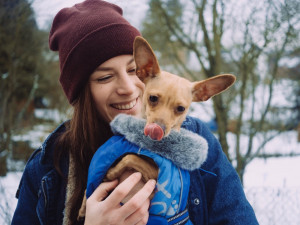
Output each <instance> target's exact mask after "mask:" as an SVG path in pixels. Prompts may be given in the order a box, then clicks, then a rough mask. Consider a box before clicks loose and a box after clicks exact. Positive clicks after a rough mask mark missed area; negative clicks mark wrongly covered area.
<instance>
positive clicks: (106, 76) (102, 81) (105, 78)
mask: <svg viewBox="0 0 300 225" xmlns="http://www.w3.org/2000/svg"><path fill="white" fill-rule="evenodd" d="M112 77H113V76H112V75H105V76H101V77H98V78H96V79H95V81H97V82H99V83H104V82H106V81H109V80H110V79H111V78H112Z"/></svg>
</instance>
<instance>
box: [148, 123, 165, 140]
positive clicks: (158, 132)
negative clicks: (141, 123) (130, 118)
mask: <svg viewBox="0 0 300 225" xmlns="http://www.w3.org/2000/svg"><path fill="white" fill-rule="evenodd" d="M144 134H145V135H146V136H149V137H150V138H151V139H153V140H157V141H160V140H161V139H162V138H163V136H164V131H163V129H162V128H161V127H160V126H159V125H157V124H156V123H150V124H147V125H146V126H145V129H144Z"/></svg>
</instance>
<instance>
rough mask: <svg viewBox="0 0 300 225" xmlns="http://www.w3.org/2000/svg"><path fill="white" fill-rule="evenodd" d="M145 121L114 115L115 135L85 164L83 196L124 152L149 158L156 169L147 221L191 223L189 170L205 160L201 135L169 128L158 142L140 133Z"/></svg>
mask: <svg viewBox="0 0 300 225" xmlns="http://www.w3.org/2000/svg"><path fill="white" fill-rule="evenodd" d="M144 126H145V120H142V119H137V118H135V117H132V116H128V115H123V114H121V115H118V116H117V117H116V118H115V119H114V120H113V121H112V122H111V127H112V130H113V132H114V133H115V134H116V135H115V136H113V137H112V138H110V139H109V140H108V141H107V142H106V143H105V144H103V145H102V146H101V147H100V148H99V149H98V150H97V152H96V153H95V154H94V156H93V158H92V161H91V163H90V167H89V173H88V184H87V192H86V195H87V198H88V197H90V195H91V194H92V193H93V192H94V190H95V189H96V188H97V187H98V186H99V184H100V183H101V182H102V180H103V178H104V177H105V174H106V172H107V171H108V169H109V168H110V167H111V166H112V164H113V163H114V162H115V161H116V160H118V159H120V158H121V157H123V156H124V155H126V154H137V155H144V156H147V157H150V158H152V159H153V160H154V162H155V163H156V164H157V166H158V168H159V172H158V180H157V185H156V192H155V195H154V197H153V199H152V200H151V205H150V209H149V214H150V216H149V220H148V223H147V224H149V225H150V224H192V223H191V221H189V220H188V212H187V200H188V193H189V186H190V177H189V172H188V171H192V170H194V169H197V168H199V167H200V166H201V164H202V163H203V162H204V161H205V159H206V156H207V149H208V145H207V142H206V140H205V139H204V138H202V137H201V136H199V135H197V134H195V133H193V132H190V131H188V130H185V129H181V130H180V132H176V131H171V133H170V135H168V136H167V137H164V138H163V139H162V140H161V141H154V140H152V139H151V138H149V137H146V136H145V135H144V134H143V129H144Z"/></svg>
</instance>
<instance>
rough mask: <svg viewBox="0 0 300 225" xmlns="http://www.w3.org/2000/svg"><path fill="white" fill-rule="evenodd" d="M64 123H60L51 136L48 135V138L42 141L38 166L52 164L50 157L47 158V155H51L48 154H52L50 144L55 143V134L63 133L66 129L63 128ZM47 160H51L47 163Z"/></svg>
mask: <svg viewBox="0 0 300 225" xmlns="http://www.w3.org/2000/svg"><path fill="white" fill-rule="evenodd" d="M65 123H66V122H63V123H61V124H60V125H59V126H58V127H57V128H56V129H55V130H54V131H53V132H52V133H51V134H49V136H48V137H47V138H46V140H45V141H44V143H43V144H42V145H41V147H40V150H41V157H40V164H46V163H47V164H48V163H49V164H50V163H52V162H53V161H52V157H47V155H48V154H51V153H50V152H52V150H53V149H50V148H51V144H53V142H55V141H56V134H58V133H61V132H64V131H65V129H66V127H65ZM49 159H51V161H49Z"/></svg>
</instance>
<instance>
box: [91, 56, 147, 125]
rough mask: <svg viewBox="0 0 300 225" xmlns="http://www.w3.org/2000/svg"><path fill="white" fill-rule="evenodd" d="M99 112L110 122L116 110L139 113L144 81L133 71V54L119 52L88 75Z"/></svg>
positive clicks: (118, 111)
mask: <svg viewBox="0 0 300 225" xmlns="http://www.w3.org/2000/svg"><path fill="white" fill-rule="evenodd" d="M89 81H90V82H89V83H90V89H91V94H92V97H93V99H94V101H95V103H96V108H97V111H98V113H99V114H100V116H101V117H102V118H103V119H104V120H105V121H106V122H110V121H111V120H112V119H113V118H114V117H115V116H116V115H118V114H119V113H126V114H131V115H135V116H140V114H141V109H142V102H141V98H142V95H143V91H144V86H145V85H144V83H143V82H141V80H140V79H139V78H138V77H137V76H136V74H135V62H134V60H133V58H132V55H121V56H117V57H114V58H111V59H109V60H107V61H106V62H104V63H103V64H101V65H100V66H99V67H98V68H97V69H96V70H95V72H93V73H92V74H91V76H90V78H89Z"/></svg>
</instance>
